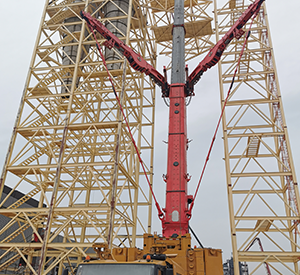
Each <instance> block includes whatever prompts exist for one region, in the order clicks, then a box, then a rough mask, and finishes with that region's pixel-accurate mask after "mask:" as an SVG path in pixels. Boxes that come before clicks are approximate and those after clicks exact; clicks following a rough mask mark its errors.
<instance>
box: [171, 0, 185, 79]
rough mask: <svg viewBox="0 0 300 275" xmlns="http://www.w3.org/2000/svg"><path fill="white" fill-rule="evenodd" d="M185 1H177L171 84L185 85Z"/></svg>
mask: <svg viewBox="0 0 300 275" xmlns="http://www.w3.org/2000/svg"><path fill="white" fill-rule="evenodd" d="M184 38H185V29H184V0H175V6H174V25H173V49H172V74H171V83H172V84H175V83H185V68H184V64H185V43H184Z"/></svg>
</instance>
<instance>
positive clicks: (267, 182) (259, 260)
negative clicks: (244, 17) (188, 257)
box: [215, 0, 300, 274]
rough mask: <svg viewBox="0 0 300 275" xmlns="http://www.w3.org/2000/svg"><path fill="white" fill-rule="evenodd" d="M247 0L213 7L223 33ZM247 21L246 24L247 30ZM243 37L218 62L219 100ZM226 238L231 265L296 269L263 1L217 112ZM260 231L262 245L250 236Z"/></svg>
mask: <svg viewBox="0 0 300 275" xmlns="http://www.w3.org/2000/svg"><path fill="white" fill-rule="evenodd" d="M249 4H250V1H238V0H233V1H223V2H222V6H221V5H220V7H221V8H218V9H217V12H216V18H215V19H216V20H217V22H218V26H217V39H220V38H222V36H223V35H224V34H225V33H226V31H227V30H228V29H229V28H230V27H231V26H232V24H233V23H234V22H235V21H236V19H237V18H238V17H239V16H240V14H242V13H243V11H244V10H245V9H246V8H247V6H248V5H249ZM249 26H250V23H249V24H247V26H246V27H245V30H247V29H248V28H249ZM243 43H244V39H243V38H241V39H240V40H239V41H235V42H233V43H232V44H230V45H229V46H228V47H227V49H226V52H225V53H224V55H223V57H222V59H221V62H220V63H219V82H220V92H221V105H222V106H223V105H224V100H225V98H226V94H227V91H228V89H229V86H230V84H231V81H232V77H233V74H234V70H235V68H236V65H237V62H238V59H239V56H240V52H241V49H242V46H243ZM223 136H224V150H225V163H226V174H227V179H226V180H227V190H228V201H229V214H230V224H231V239H232V247H233V257H234V260H235V269H238V262H239V261H240V262H242V261H247V262H248V263H249V262H250V264H249V268H250V271H251V274H261V273H260V272H264V268H265V265H266V264H267V265H268V266H269V268H270V270H271V272H272V274H298V272H299V270H298V261H299V255H300V254H299V244H298V236H299V229H298V224H299V191H298V186H297V181H296V175H295V170H294V166H293V160H292V154H291V149H290V145H289V140H288V132H287V127H286V123H285V118H284V111H283V108H282V100H281V95H280V89H279V85H278V76H277V72H276V66H275V59H274V54H273V48H272V42H271V38H270V30H269V25H268V18H267V12H266V5H265V4H264V5H263V7H262V8H261V10H260V12H259V14H258V16H257V17H256V18H255V20H254V23H253V26H252V29H251V34H250V36H249V40H248V42H247V44H246V47H245V52H244V54H243V56H242V57H241V64H240V66H239V68H238V71H237V76H236V79H235V82H234V87H233V89H232V92H231V94H230V95H229V98H228V102H227V104H226V107H225V114H224V116H223ZM257 238H259V240H260V241H261V243H262V247H260V246H259V245H254V244H253V242H254V241H255V240H256V239H257Z"/></svg>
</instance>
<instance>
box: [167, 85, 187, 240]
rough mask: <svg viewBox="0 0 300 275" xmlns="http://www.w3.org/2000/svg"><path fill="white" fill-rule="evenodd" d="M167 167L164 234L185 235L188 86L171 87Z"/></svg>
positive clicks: (169, 235) (168, 235)
mask: <svg viewBox="0 0 300 275" xmlns="http://www.w3.org/2000/svg"><path fill="white" fill-rule="evenodd" d="M169 99H170V108H169V137H168V166H167V175H166V177H165V181H166V183H167V188H166V189H167V190H166V208H164V209H163V211H164V212H165V219H164V220H163V221H162V226H163V235H164V236H165V237H171V236H172V235H173V234H178V235H184V234H186V233H188V232H189V230H188V218H187V217H186V213H187V211H188V203H187V199H188V196H187V182H188V176H187V158H186V151H187V131H186V104H185V84H171V85H170V95H169Z"/></svg>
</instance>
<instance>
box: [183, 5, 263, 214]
mask: <svg viewBox="0 0 300 275" xmlns="http://www.w3.org/2000/svg"><path fill="white" fill-rule="evenodd" d="M258 12H259V10H257V11H256V13H254V16H253V18H252V21H251V24H250V27H249V29H248V31H247V33H246V37H245V41H244V44H243V47H242V49H241V53H240V57H239V59H238V63H237V65H236V68H235V71H234V74H233V77H232V80H231V84H230V86H229V89H228V92H227V96H226V98H225V101H224V105H223V107H222V110H221V114H220V117H219V120H218V123H217V126H216V129H215V132H214V135H213V138H212V141H211V144H210V147H209V150H208V153H207V156H206V160H205V163H204V165H203V168H202V172H201V175H200V179H199V181H198V184H197V188H196V191H195V195H194V198H193V201H192V203H191V205H190V209H189V210H188V212H187V217H188V218H189V219H191V217H192V214H191V212H192V209H193V207H194V202H195V199H196V196H197V194H198V191H199V187H200V184H201V181H202V178H203V175H204V172H205V169H206V166H207V163H208V161H209V157H210V154H211V151H212V148H213V145H214V143H215V140H216V136H217V133H218V130H219V126H220V124H221V120H222V117H223V114H224V111H225V107H226V104H227V101H228V98H229V95H230V93H231V89H232V87H233V84H234V80H235V77H236V74H237V70H238V68H239V67H240V63H241V59H242V56H243V53H244V50H245V47H246V44H247V41H248V38H249V36H250V33H251V32H250V31H251V27H252V24H253V22H254V19H255V17H256V16H257V14H258Z"/></svg>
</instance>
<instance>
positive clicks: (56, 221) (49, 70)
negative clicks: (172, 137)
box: [0, 0, 156, 274]
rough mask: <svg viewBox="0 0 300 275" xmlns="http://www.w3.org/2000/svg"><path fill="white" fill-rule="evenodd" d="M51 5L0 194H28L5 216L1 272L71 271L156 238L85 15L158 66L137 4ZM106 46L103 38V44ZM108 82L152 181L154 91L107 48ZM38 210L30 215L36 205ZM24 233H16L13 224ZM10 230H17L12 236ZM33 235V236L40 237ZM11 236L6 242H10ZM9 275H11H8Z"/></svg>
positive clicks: (143, 185) (132, 153)
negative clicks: (93, 257) (100, 253)
mask: <svg viewBox="0 0 300 275" xmlns="http://www.w3.org/2000/svg"><path fill="white" fill-rule="evenodd" d="M89 2H91V1H78V0H77V1H74V0H64V1H61V0H55V1H46V4H45V10H44V14H43V17H42V23H41V26H40V31H39V34H38V38H37V43H36V47H35V51H34V54H33V59H32V62H31V65H30V67H31V69H30V73H29V75H28V79H27V81H26V88H25V91H24V95H23V98H22V103H21V106H20V110H19V114H18V117H17V122H16V125H15V128H14V133H13V137H12V140H11V144H10V148H9V152H8V155H7V159H6V163H5V170H4V171H3V175H2V178H1V187H2V189H3V186H4V185H8V186H9V187H11V188H12V191H11V192H10V194H8V196H7V197H6V198H5V199H4V200H3V201H2V202H1V206H3V205H5V204H6V203H7V202H8V201H9V197H10V195H11V194H12V193H13V191H14V190H19V191H21V192H23V193H24V194H25V195H24V196H23V197H22V198H20V199H19V200H17V201H16V202H15V203H13V204H10V205H8V206H6V208H1V210H0V214H1V215H4V216H6V217H9V218H10V222H9V223H8V224H7V225H6V226H5V227H4V228H2V230H1V232H0V236H1V235H2V237H1V244H0V247H1V249H3V250H5V253H3V254H2V255H1V256H0V261H1V264H0V270H1V272H4V273H5V272H9V269H10V268H11V267H12V264H13V263H16V264H17V263H18V260H19V259H20V258H22V259H23V260H24V261H25V262H26V263H27V267H26V268H27V271H28V272H32V273H33V274H37V270H38V264H39V262H40V260H41V259H40V257H39V256H40V255H41V252H43V251H44V252H45V254H44V255H45V257H44V259H42V266H41V270H42V271H43V272H42V273H43V274H47V273H48V272H50V271H51V270H54V269H55V268H59V274H61V272H62V271H63V269H64V268H65V267H68V266H69V267H70V270H71V271H72V272H74V267H75V266H76V264H77V263H79V262H80V261H82V258H83V257H85V256H86V254H87V253H91V252H92V251H88V248H90V247H91V245H92V244H93V243H94V242H106V241H107V239H108V236H110V240H111V242H112V244H113V245H126V246H133V247H134V246H135V245H136V241H137V238H139V237H141V236H142V234H143V233H147V232H149V231H150V230H151V212H152V211H151V205H152V199H151V195H150V192H149V188H148V186H147V184H146V181H145V179H144V178H145V177H140V164H139V161H138V158H137V156H136V153H135V150H134V147H133V145H132V142H131V139H130V136H129V132H128V129H127V128H126V125H125V122H124V120H123V117H122V115H121V113H120V110H119V106H118V103H117V100H116V97H115V95H114V93H113V91H112V87H111V84H110V82H109V79H108V75H107V73H106V71H105V69H104V66H103V63H102V60H101V58H100V55H99V53H98V50H97V49H96V43H95V41H94V39H93V37H92V34H91V33H90V32H89V31H88V29H87V27H86V24H85V22H84V21H83V20H82V19H81V17H80V14H79V13H80V11H81V10H83V9H86V10H87V11H88V12H90V13H93V14H94V16H97V17H98V18H99V19H100V20H102V21H103V22H104V24H106V25H107V26H109V28H110V29H111V30H112V31H113V32H114V33H115V34H116V35H118V36H119V37H120V39H122V40H123V41H125V42H126V43H127V44H128V45H130V47H132V48H134V49H135V50H136V51H138V52H141V53H142V54H143V56H144V57H145V58H146V59H147V60H148V61H149V62H151V63H152V64H153V65H154V66H155V62H156V61H155V58H153V55H152V53H153V52H154V51H155V48H154V46H155V45H154V43H153V41H154V39H153V38H152V37H151V36H150V33H149V32H148V30H147V29H146V25H145V20H144V19H145V17H147V12H148V11H147V10H145V9H143V8H141V6H140V3H139V2H134V1H132V0H130V1H127V2H126V1H125V2H126V5H124V1H102V0H101V1H99V0H98V1H97V0H94V1H92V3H89ZM99 41H100V42H101V37H99ZM103 51H104V53H105V56H106V59H107V63H108V66H109V69H110V74H111V76H112V79H113V81H114V83H115V87H116V90H117V93H118V94H119V96H120V98H121V102H122V105H123V108H124V111H125V114H126V116H127V119H128V121H129V125H130V129H131V132H132V133H133V136H134V138H135V140H136V144H137V146H138V150H139V151H140V152H141V153H142V156H143V161H144V164H145V166H146V170H147V174H148V176H149V178H150V180H151V182H152V174H153V172H152V169H153V130H154V126H153V121H154V103H155V89H154V84H153V83H152V82H150V81H149V79H145V78H144V76H143V75H142V74H141V73H139V72H135V71H134V70H132V69H131V68H130V67H129V66H128V64H127V62H125V61H124V59H123V57H122V56H121V55H120V54H119V53H117V52H114V51H113V50H112V51H109V50H105V49H104V48H103ZM31 198H33V199H35V200H37V201H39V206H38V207H37V208H34V209H32V208H30V209H29V208H24V203H25V202H26V201H28V200H29V199H31ZM16 224H17V225H19V226H18V229H17V230H15V229H14V230H13V229H11V228H14V227H13V226H14V225H16ZM6 232H10V233H9V235H8V236H6V235H5V234H7V233H6ZM33 233H34V234H33ZM4 236H5V237H4ZM11 271H12V270H11Z"/></svg>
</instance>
